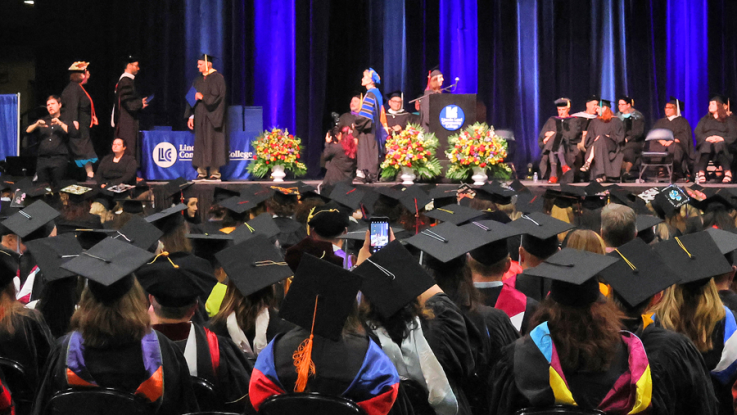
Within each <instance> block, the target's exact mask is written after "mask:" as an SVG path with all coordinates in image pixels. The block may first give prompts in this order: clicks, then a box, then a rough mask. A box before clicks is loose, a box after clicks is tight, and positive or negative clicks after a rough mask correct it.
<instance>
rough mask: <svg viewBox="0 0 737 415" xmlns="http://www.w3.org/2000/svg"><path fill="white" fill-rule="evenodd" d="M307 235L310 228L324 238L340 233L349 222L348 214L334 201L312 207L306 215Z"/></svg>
mask: <svg viewBox="0 0 737 415" xmlns="http://www.w3.org/2000/svg"><path fill="white" fill-rule="evenodd" d="M307 224H308V225H309V227H308V229H307V230H308V232H307V233H308V235H309V234H310V232H309V231H310V229H312V230H314V231H315V232H316V233H317V234H318V235H321V236H323V237H326V238H330V237H334V236H337V235H340V234H341V233H343V231H345V229H346V228H347V227H348V225H349V224H350V219H349V218H348V214H347V213H346V212H344V211H342V210H341V209H340V208H339V207H338V206H337V205H335V204H334V203H328V204H326V205H322V206H316V207H313V208H312V209H311V210H310V214H309V215H308V216H307Z"/></svg>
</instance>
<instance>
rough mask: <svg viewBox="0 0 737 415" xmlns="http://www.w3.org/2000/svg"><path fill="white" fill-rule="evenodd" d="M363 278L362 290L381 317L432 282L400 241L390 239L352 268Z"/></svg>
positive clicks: (387, 314) (396, 308)
mask: <svg viewBox="0 0 737 415" xmlns="http://www.w3.org/2000/svg"><path fill="white" fill-rule="evenodd" d="M353 272H355V273H356V274H358V275H360V276H361V277H363V281H362V283H361V292H362V293H364V294H365V295H366V297H368V299H369V301H371V305H372V306H373V307H375V308H376V310H377V311H378V312H379V314H381V315H382V316H383V317H384V318H389V317H391V316H393V315H394V314H395V313H396V312H397V311H399V310H400V309H402V308H403V307H404V306H405V305H407V304H409V303H410V302H412V301H413V300H414V299H415V298H417V297H418V296H419V295H420V294H422V293H423V292H425V291H427V290H428V289H429V288H430V287H432V286H433V285H435V281H434V280H433V278H432V277H431V276H430V275H429V274H428V273H427V272H426V271H425V270H424V268H422V266H421V265H420V264H419V263H418V262H417V261H416V260H415V258H414V257H413V256H412V254H411V253H410V252H409V251H408V250H407V248H405V247H404V246H402V243H401V242H399V241H392V242H390V243H389V244H388V245H386V246H385V247H384V248H382V249H381V250H380V251H379V252H377V253H375V254H373V255H372V256H371V257H370V258H368V259H367V260H366V261H365V262H364V263H363V264H361V265H359V266H358V267H357V268H355V269H354V270H353Z"/></svg>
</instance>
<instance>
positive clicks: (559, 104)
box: [553, 98, 571, 108]
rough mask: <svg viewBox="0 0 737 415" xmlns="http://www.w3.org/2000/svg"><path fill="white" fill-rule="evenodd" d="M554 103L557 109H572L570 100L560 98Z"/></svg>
mask: <svg viewBox="0 0 737 415" xmlns="http://www.w3.org/2000/svg"><path fill="white" fill-rule="evenodd" d="M553 103H554V104H555V106H556V107H565V108H571V100H570V99H569V98H558V99H556V100H555V101H553Z"/></svg>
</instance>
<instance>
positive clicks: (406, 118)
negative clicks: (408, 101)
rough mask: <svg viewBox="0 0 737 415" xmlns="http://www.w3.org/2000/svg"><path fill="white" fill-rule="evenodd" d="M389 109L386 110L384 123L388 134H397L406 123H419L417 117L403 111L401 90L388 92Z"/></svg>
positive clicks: (405, 126)
mask: <svg viewBox="0 0 737 415" xmlns="http://www.w3.org/2000/svg"><path fill="white" fill-rule="evenodd" d="M388 98H389V110H388V111H387V112H386V125H387V132H388V133H389V134H392V135H394V134H397V133H399V132H401V131H402V130H404V129H405V128H407V124H419V121H420V120H419V117H418V116H417V115H415V114H412V113H410V112H407V111H405V109H404V95H403V94H402V91H394V92H392V93H391V94H389V97H388Z"/></svg>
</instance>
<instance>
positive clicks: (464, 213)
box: [425, 205, 483, 225]
mask: <svg viewBox="0 0 737 415" xmlns="http://www.w3.org/2000/svg"><path fill="white" fill-rule="evenodd" d="M425 215H426V216H427V217H430V218H433V219H437V220H440V221H443V222H450V223H452V224H454V225H461V224H463V223H464V222H468V221H469V220H471V219H475V218H478V217H480V216H482V215H483V212H479V211H478V210H476V209H471V208H470V207H466V206H461V205H447V206H443V207H435V209H433V210H431V211H429V212H425Z"/></svg>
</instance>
